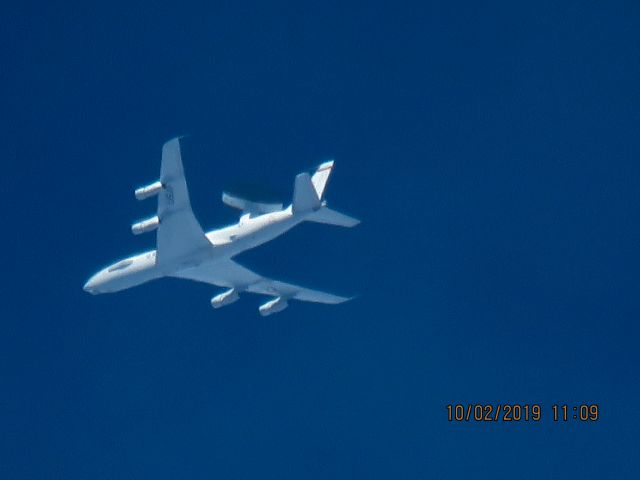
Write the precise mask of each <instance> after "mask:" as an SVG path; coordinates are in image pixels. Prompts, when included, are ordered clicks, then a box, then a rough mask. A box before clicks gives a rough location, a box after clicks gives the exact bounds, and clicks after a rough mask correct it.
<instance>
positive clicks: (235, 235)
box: [84, 206, 307, 294]
mask: <svg viewBox="0 0 640 480" xmlns="http://www.w3.org/2000/svg"><path fill="white" fill-rule="evenodd" d="M306 216H307V215H305V214H304V213H303V214H300V213H297V214H294V213H293V209H292V207H291V206H289V207H288V208H285V209H283V210H280V211H277V212H272V213H266V214H264V215H259V216H254V217H251V216H249V215H243V216H242V217H241V218H240V221H239V222H238V223H236V224H234V225H229V226H227V227H223V228H220V229H217V230H211V231H210V232H208V233H207V234H206V237H207V239H208V240H209V242H211V249H209V251H207V252H204V253H203V252H199V251H194V252H193V253H192V254H189V255H186V256H185V257H183V258H180V259H176V260H173V259H172V260H171V261H170V262H163V263H162V264H161V265H158V264H157V262H156V258H157V256H156V250H149V251H146V252H143V253H140V254H138V255H133V256H130V257H127V258H124V259H122V260H119V261H117V262H115V263H114V264H112V265H109V266H108V267H106V268H104V269H102V270H100V271H99V272H98V273H96V274H95V275H93V276H92V277H91V278H90V279H89V281H88V282H87V283H86V284H85V285H84V290H85V291H87V292H89V293H92V294H99V293H111V292H117V291H120V290H124V289H127V288H131V287H135V286H137V285H140V284H143V283H146V282H148V281H151V280H155V279H157V278H162V277H166V276H177V274H178V273H179V272H180V271H182V270H186V269H190V268H194V267H197V266H202V265H203V264H215V263H217V262H219V261H221V260H225V259H230V258H232V257H234V256H236V255H238V254H239V253H241V252H244V251H245V250H249V249H252V248H255V247H257V246H259V245H262V244H263V243H266V242H269V241H270V240H273V239H274V238H277V237H279V236H280V235H282V234H283V233H285V232H287V231H288V230H290V229H291V228H293V227H295V226H296V225H298V224H299V223H301V222H303V221H304V220H305V217H306Z"/></svg>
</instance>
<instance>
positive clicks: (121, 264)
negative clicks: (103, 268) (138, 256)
mask: <svg viewBox="0 0 640 480" xmlns="http://www.w3.org/2000/svg"><path fill="white" fill-rule="evenodd" d="M132 263H133V260H122V261H121V262H118V263H116V264H115V265H112V266H110V267H109V270H108V271H109V272H115V271H116V270H122V269H124V268H127V267H128V266H129V265H131V264H132Z"/></svg>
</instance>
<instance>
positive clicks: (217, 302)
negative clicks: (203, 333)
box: [211, 288, 240, 308]
mask: <svg viewBox="0 0 640 480" xmlns="http://www.w3.org/2000/svg"><path fill="white" fill-rule="evenodd" d="M239 298H240V295H239V294H238V292H237V291H236V289H235V288H231V289H229V290H227V291H226V292H222V293H221V294H219V295H216V296H215V297H213V298H212V299H211V306H212V307H213V308H220V307H224V306H225V305H231V304H232V303H233V302H235V301H236V300H238V299H239Z"/></svg>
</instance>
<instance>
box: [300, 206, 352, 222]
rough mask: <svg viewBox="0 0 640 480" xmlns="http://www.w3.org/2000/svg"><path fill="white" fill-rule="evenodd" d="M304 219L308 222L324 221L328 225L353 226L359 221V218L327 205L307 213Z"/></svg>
mask: <svg viewBox="0 0 640 480" xmlns="http://www.w3.org/2000/svg"><path fill="white" fill-rule="evenodd" d="M305 220H308V221H310V222H318V223H326V224H328V225H337V226H339V227H355V226H356V225H357V224H359V223H360V220H358V219H357V218H353V217H350V216H348V215H345V214H344V213H340V212H337V211H335V210H331V209H330V208H328V207H322V208H321V209H320V210H316V211H315V212H313V213H311V214H309V215H308V216H307V218H305Z"/></svg>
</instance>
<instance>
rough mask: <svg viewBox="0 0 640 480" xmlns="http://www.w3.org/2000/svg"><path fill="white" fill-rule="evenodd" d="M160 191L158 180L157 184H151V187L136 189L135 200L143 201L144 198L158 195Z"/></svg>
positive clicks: (160, 185) (160, 186)
mask: <svg viewBox="0 0 640 480" xmlns="http://www.w3.org/2000/svg"><path fill="white" fill-rule="evenodd" d="M160 190H162V183H160V181H159V180H158V181H157V182H153V183H152V184H151V185H147V186H145V187H140V188H138V189H136V192H135V193H136V198H137V199H138V200H144V199H145V198H149V197H153V196H154V195H158V194H159V193H160Z"/></svg>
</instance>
